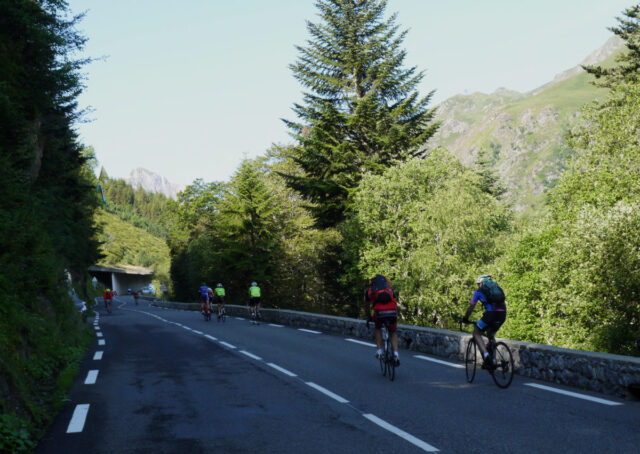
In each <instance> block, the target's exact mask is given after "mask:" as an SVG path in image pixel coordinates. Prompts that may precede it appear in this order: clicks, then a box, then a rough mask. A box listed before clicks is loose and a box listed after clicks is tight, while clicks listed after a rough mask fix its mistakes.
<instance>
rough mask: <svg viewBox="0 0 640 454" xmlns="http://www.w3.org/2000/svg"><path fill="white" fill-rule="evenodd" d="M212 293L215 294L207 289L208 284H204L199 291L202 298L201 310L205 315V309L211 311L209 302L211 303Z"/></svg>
mask: <svg viewBox="0 0 640 454" xmlns="http://www.w3.org/2000/svg"><path fill="white" fill-rule="evenodd" d="M212 293H213V292H211V289H210V288H209V287H207V284H205V283H204V282H203V283H202V285H201V286H200V288H199V289H198V295H199V296H200V310H201V311H202V313H203V314H204V313H205V309H208V310H209V311H211V306H210V305H209V301H211V296H212Z"/></svg>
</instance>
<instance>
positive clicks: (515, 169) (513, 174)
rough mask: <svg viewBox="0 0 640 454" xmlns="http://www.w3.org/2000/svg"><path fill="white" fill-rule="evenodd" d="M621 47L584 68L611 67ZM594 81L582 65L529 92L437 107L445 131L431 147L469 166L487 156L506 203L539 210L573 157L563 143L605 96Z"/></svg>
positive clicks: (606, 48) (597, 55) (613, 44)
mask: <svg viewBox="0 0 640 454" xmlns="http://www.w3.org/2000/svg"><path fill="white" fill-rule="evenodd" d="M622 47H623V44H622V41H621V40H620V39H619V38H617V37H612V38H610V39H609V40H608V41H607V42H606V43H605V44H604V45H603V46H602V47H601V48H600V49H598V50H596V51H595V52H593V53H591V54H590V55H589V56H588V57H587V58H586V59H585V60H583V62H582V63H581V64H585V65H598V64H604V65H606V64H607V63H608V62H609V61H611V60H612V59H613V55H616V54H617V53H618V52H620V51H621V49H622ZM591 80H592V77H591V76H590V75H588V74H587V73H586V72H585V71H584V70H583V69H582V68H581V66H580V65H578V66H576V67H574V68H572V69H569V70H567V71H565V72H563V73H561V74H559V75H557V76H556V77H555V78H554V79H553V80H552V81H551V82H549V83H547V84H545V85H543V86H541V87H539V88H537V89H535V90H532V91H530V92H527V93H519V92H516V91H510V90H507V89H504V88H501V89H498V90H496V91H495V92H494V93H491V94H484V93H472V94H470V95H457V96H453V97H451V98H449V99H447V100H446V101H444V102H443V103H442V104H440V105H439V106H438V110H437V112H438V113H437V118H438V120H439V121H440V122H441V126H440V129H439V131H438V132H437V134H436V135H435V136H434V137H433V139H432V141H431V142H430V146H431V147H434V146H435V147H437V146H441V147H445V148H447V149H449V151H451V152H452V153H453V154H455V155H456V156H458V158H460V160H461V161H462V162H463V163H465V164H466V165H470V166H472V165H473V164H474V162H475V160H476V158H477V157H478V154H479V153H480V152H481V151H486V152H488V154H489V157H490V158H491V163H492V165H493V169H494V170H495V171H496V173H497V174H498V176H499V177H500V180H501V184H502V185H503V186H505V188H506V189H507V194H506V198H507V200H509V201H510V202H512V203H513V206H514V208H515V209H516V210H517V211H520V212H523V211H524V212H527V211H538V210H540V209H541V207H542V204H543V200H544V193H545V191H546V189H547V188H549V187H550V186H552V185H553V184H554V182H555V180H556V179H557V178H558V177H559V176H560V173H561V172H562V169H563V166H564V162H565V161H566V159H567V157H568V156H570V155H571V153H572V150H569V149H567V147H566V145H565V139H564V138H565V135H566V133H567V131H569V130H570V129H571V128H572V127H573V125H575V123H576V120H577V119H578V117H579V115H580V109H581V107H582V106H584V105H585V104H587V103H590V102H592V101H594V100H596V99H599V98H604V96H605V95H606V91H605V90H603V89H599V88H596V87H595V86H593V85H592V84H591Z"/></svg>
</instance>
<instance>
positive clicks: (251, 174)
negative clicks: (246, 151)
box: [220, 160, 278, 290]
mask: <svg viewBox="0 0 640 454" xmlns="http://www.w3.org/2000/svg"><path fill="white" fill-rule="evenodd" d="M275 210H276V207H275V204H274V197H273V195H272V194H270V193H269V190H268V188H267V186H266V185H265V183H264V181H263V175H262V174H261V172H260V171H259V169H258V168H257V166H256V164H255V163H253V162H251V161H247V160H245V161H244V162H243V163H242V164H241V165H240V168H239V169H238V171H237V173H236V174H235V175H234V177H233V179H232V181H231V182H230V188H229V192H228V193H227V194H226V196H225V198H224V200H223V203H222V206H221V213H220V217H221V219H220V223H221V227H222V231H223V232H224V233H225V238H224V239H223V243H224V244H223V245H221V247H220V249H221V259H222V262H223V264H224V265H223V268H224V270H225V275H226V276H227V277H226V278H225V279H226V280H227V284H228V285H227V287H231V288H234V287H235V288H236V289H238V290H239V289H245V290H246V288H245V287H248V285H249V283H250V282H251V281H254V280H255V281H259V282H260V283H261V284H260V285H261V286H263V284H262V283H264V282H265V281H267V285H266V286H268V285H269V284H268V281H269V279H270V278H271V277H272V273H273V268H274V267H273V264H274V262H275V254H276V252H277V248H278V243H277V241H276V235H275V231H276V230H277V229H276V228H275V223H276V221H275V216H274V213H275ZM263 288H264V287H263Z"/></svg>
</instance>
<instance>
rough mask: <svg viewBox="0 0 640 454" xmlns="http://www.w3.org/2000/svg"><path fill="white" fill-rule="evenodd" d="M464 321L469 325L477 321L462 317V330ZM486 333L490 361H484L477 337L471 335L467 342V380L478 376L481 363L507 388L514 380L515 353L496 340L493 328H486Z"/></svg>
mask: <svg viewBox="0 0 640 454" xmlns="http://www.w3.org/2000/svg"><path fill="white" fill-rule="evenodd" d="M463 323H464V324H467V325H475V324H476V322H475V321H471V320H468V321H465V320H463V317H460V319H459V326H460V331H463V330H462V324H463ZM484 334H485V336H486V337H487V339H488V342H487V344H486V345H485V346H486V348H487V352H488V353H489V358H488V361H484V359H483V358H482V355H481V353H480V348H478V345H477V344H476V340H475V338H474V337H473V336H471V339H469V342H468V343H467V348H466V349H465V355H464V369H465V373H466V375H467V381H468V382H469V383H472V382H473V379H474V378H475V376H476V369H477V367H478V364H480V368H481V369H485V370H486V371H487V372H489V374H490V375H491V378H493V381H494V382H495V384H496V385H497V386H498V387H499V388H504V389H506V388H508V387H509V385H510V384H511V381H512V380H513V373H514V365H513V355H512V354H511V350H510V349H509V347H508V346H507V344H505V343H504V342H498V341H496V338H495V336H494V334H495V333H494V332H493V331H492V330H486V331H485V333H484Z"/></svg>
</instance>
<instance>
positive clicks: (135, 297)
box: [133, 290, 139, 306]
mask: <svg viewBox="0 0 640 454" xmlns="http://www.w3.org/2000/svg"><path fill="white" fill-rule="evenodd" d="M138 296H139V295H138V291H137V290H134V291H133V299H134V301H135V302H136V306H137V305H138Z"/></svg>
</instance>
